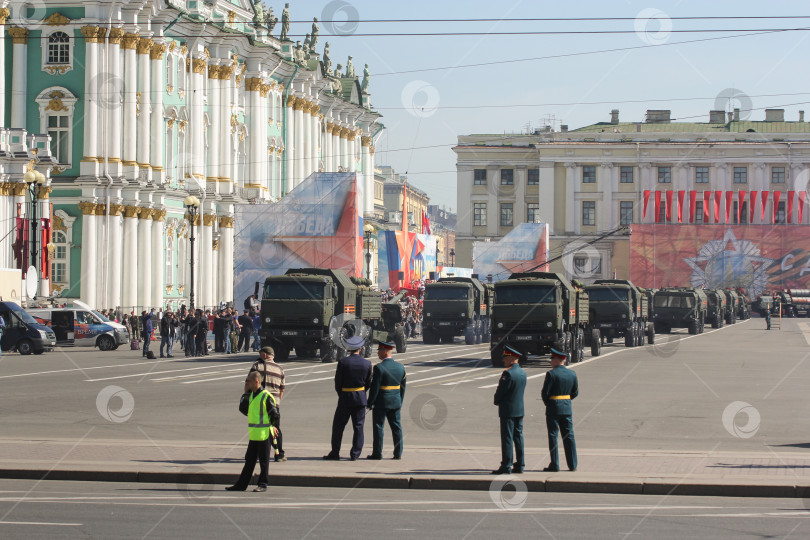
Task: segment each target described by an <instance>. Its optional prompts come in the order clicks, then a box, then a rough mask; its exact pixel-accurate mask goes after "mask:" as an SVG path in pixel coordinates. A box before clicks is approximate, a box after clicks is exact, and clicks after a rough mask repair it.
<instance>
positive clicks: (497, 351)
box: [489, 343, 503, 367]
mask: <svg viewBox="0 0 810 540" xmlns="http://www.w3.org/2000/svg"><path fill="white" fill-rule="evenodd" d="M489 359H490V361H491V362H492V367H503V344H502V343H496V344H495V345H492V348H491V349H490V351H489Z"/></svg>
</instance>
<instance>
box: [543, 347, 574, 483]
mask: <svg viewBox="0 0 810 540" xmlns="http://www.w3.org/2000/svg"><path fill="white" fill-rule="evenodd" d="M567 358H568V355H567V354H565V353H562V352H560V351H558V350H556V349H551V369H550V370H549V371H548V372H546V380H545V381H544V382H543V391H542V392H541V394H540V396H541V397H542V398H543V403H545V405H546V427H547V428H548V450H549V453H550V454H551V463H550V464H549V466H548V467H546V468H545V469H543V471H544V472H558V471H559V470H560V460H559V457H558V455H557V433H560V434H562V439H563V447H564V448H565V462H566V464H567V465H568V468H569V469H570V470H572V471H575V470H577V444H576V441H575V439H574V423H573V421H572V418H571V415H572V414H573V411H572V409H571V400H572V399H574V398H576V397H577V395H578V394H579V385H578V383H577V374H576V373H575V372H574V371H573V370H571V369H568V368H567V367H565V366H564V365H563V364H564V363H565V360H566V359H567Z"/></svg>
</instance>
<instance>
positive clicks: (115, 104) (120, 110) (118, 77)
mask: <svg viewBox="0 0 810 540" xmlns="http://www.w3.org/2000/svg"><path fill="white" fill-rule="evenodd" d="M123 34H124V31H123V30H122V29H121V28H113V29H112V30H110V38H109V41H108V44H107V54H108V63H107V65H108V66H109V69H110V82H109V84H107V89H106V90H107V91H111V92H115V94H113V95H112V96H110V97H108V98H107V107H106V115H107V120H106V124H105V125H106V127H107V130H108V137H107V138H106V139H107V140H106V141H102V144H104V145H105V148H106V155H107V161H108V163H107V170H108V171H109V172H110V175H111V176H113V177H118V176H121V157H122V154H121V144H122V136H121V128H122V123H123V114H124V106H123V105H122V104H121V103H120V101H119V100H120V99H121V98H123V97H124V95H123V92H124V83H123V81H124V77H123V73H122V66H121V40H122V36H123ZM118 92H120V93H121V94H118ZM119 262H120V261H119ZM119 283H120V276H119ZM116 295H117V298H118V299H119V302H118V304H115V305H114V306H112V307H113V308H114V307H116V306H118V305H120V297H121V291H120V290H118V292H117V293H116Z"/></svg>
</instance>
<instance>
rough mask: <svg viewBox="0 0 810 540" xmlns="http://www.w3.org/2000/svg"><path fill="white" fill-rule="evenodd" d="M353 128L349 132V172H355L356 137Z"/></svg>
mask: <svg viewBox="0 0 810 540" xmlns="http://www.w3.org/2000/svg"><path fill="white" fill-rule="evenodd" d="M355 133H356V132H355V131H354V128H353V127H352V128H351V130H350V131H349V140H348V141H347V142H348V147H349V170H350V171H352V172H355V171H357V135H355Z"/></svg>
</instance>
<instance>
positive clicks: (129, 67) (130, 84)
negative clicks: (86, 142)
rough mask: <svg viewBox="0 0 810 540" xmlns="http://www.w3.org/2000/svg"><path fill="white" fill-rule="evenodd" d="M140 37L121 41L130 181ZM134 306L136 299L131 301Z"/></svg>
mask: <svg viewBox="0 0 810 540" xmlns="http://www.w3.org/2000/svg"><path fill="white" fill-rule="evenodd" d="M137 44H138V37H137V36H136V35H135V34H125V35H124V38H123V39H122V40H121V49H122V50H123V51H124V140H123V147H124V148H123V152H122V153H123V162H122V164H123V166H124V175H125V176H126V177H127V178H129V179H130V180H132V179H135V178H136V177H137V176H138V161H137V159H138V155H137V141H138V118H137V113H136V109H137V105H136V99H137V92H138V58H137V55H136V54H135V47H136V46H137ZM129 300H130V301H131V302H132V305H134V303H135V298H134V297H133V298H130V299H129Z"/></svg>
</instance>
